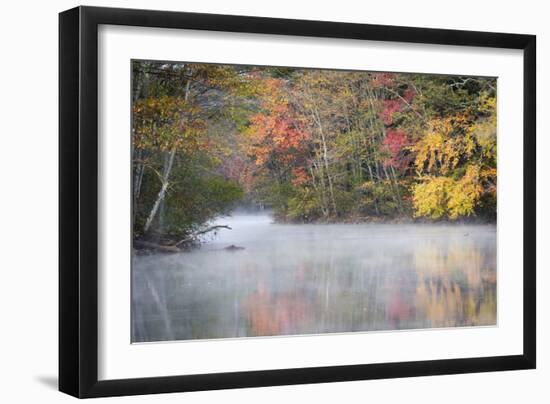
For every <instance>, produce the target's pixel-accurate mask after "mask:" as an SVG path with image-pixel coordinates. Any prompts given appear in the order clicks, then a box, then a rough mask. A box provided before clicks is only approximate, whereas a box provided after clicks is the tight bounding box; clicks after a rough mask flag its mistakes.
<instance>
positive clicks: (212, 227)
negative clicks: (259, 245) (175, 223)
mask: <svg viewBox="0 0 550 404" xmlns="http://www.w3.org/2000/svg"><path fill="white" fill-rule="evenodd" d="M218 229H228V230H233V229H232V228H231V227H229V226H227V225H221V224H220V225H216V226H210V227H208V228H206V229H204V230H200V231H197V232H195V233H193V234H191V235H189V236H187V237H186V238H184V239H182V240H180V241H178V242H177V243H175V244H172V246H175V247H179V246H180V245H182V244H186V243H191V242H193V241H195V240H196V239H197V237H198V236H201V235H203V234H206V233H210V232H211V231H214V230H218Z"/></svg>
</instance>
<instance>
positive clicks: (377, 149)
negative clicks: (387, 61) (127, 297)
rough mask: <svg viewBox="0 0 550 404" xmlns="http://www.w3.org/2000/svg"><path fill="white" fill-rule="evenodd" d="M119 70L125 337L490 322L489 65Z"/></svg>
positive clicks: (146, 66) (152, 63)
mask: <svg viewBox="0 0 550 404" xmlns="http://www.w3.org/2000/svg"><path fill="white" fill-rule="evenodd" d="M131 83H132V85H131V91H132V94H131V95H129V96H131V100H132V114H131V116H132V118H131V119H132V125H131V127H132V133H131V137H132V169H131V173H132V175H131V183H132V184H131V187H132V201H131V206H132V230H131V237H132V247H133V248H132V285H131V296H132V297H131V299H132V301H131V319H132V321H131V341H132V342H133V343H144V342H162V341H183V340H197V339H203V340H204V339H219V338H249V337H276V336H290V335H292V336H297V335H323V334H332V333H354V332H375V331H386V332H390V331H394V332H395V331H398V330H414V329H439V328H443V327H448V328H453V327H454V328H456V327H480V326H496V325H497V116H496V111H497V78H496V77H473V76H461V75H440V74H439V75H436V74H429V73H422V72H421V73H414V72H380V71H351V70H335V69H316V68H300V67H283V66H248V65H228V64H205V63H197V62H185V61H156V60H132V61H131ZM129 202H130V201H129Z"/></svg>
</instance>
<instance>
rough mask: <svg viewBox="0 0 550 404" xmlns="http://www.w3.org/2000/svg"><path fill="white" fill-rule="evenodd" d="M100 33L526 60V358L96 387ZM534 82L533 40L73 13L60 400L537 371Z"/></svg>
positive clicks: (65, 70) (64, 83)
mask: <svg viewBox="0 0 550 404" xmlns="http://www.w3.org/2000/svg"><path fill="white" fill-rule="evenodd" d="M100 24H112V25H125V26H140V27H157V28H181V29H194V30H209V31H226V32H242V33H258V34H277V35H291V36H308V37H317V38H343V39H360V40H371V41H391V42H405V43H421V44H439V45H450V46H452V45H463V46H475V47H487V48H510V49H520V50H523V58H524V77H523V80H524V89H523V108H524V109H523V119H524V122H523V142H524V156H523V168H524V187H523V198H524V199H523V201H524V207H523V223H524V228H523V254H524V255H523V354H521V355H511V356H494V357H481V358H467V359H445V360H427V361H415V362H399V363H378V364H364V365H351V366H330V367H313V368H295V369H281V370H262V371H249V372H234V373H217V374H193V375H182V376H170V377H151V378H139V379H123V380H106V381H99V380H98V376H97V374H98V322H97V319H98V282H97V281H98V268H97V266H98V141H97V131H98V122H97V121H98V66H97V62H98V54H97V53H98V26H99V25H100ZM535 73H536V37H535V36H534V35H518V34H503V33H489V32H472V31H457V30H442V29H425V28H409V27H396V26H381V25H365V24H350V23H339V22H321V21H303V20H288V19H275V18H260V17H244V16H229V15H213V14H196V13H182V12H166V11H148V10H131V9H112V8H96V7H77V8H73V9H71V10H68V11H64V12H62V13H60V15H59V99H60V101H59V218H60V219H59V234H60V236H59V390H61V391H62V392H65V393H68V394H70V395H73V396H75V397H80V398H86V397H104V396H120V395H134V394H150V393H168V392H183V391H196V390H211V389H226V388H243V387H260V386H274V385H291V384H301V383H324V382H337V381H350V380H363V379H382V378H396V377H411V376H428V375H442V374H459V373H470V372H489V371H502V370H515V369H534V368H535V366H536V288H535V284H536V254H535V253H536V242H535V238H536V228H535V226H536V224H535V211H536V209H535V207H536V206H535V203H536V202H535V196H536V189H535V183H536V179H535V178H536V177H535V174H536V173H535V165H536V164H535V145H536V139H535V120H536V112H535V111H536V108H535V107H536V74H535ZM518 269H519V268H518Z"/></svg>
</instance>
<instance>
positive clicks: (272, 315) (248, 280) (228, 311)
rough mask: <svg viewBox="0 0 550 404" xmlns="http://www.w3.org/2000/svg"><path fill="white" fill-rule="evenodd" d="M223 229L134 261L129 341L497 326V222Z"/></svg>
mask: <svg viewBox="0 0 550 404" xmlns="http://www.w3.org/2000/svg"><path fill="white" fill-rule="evenodd" d="M216 224H227V225H229V226H231V227H232V230H226V229H221V230H220V231H219V233H218V234H217V235H216V236H215V237H210V238H208V239H206V242H205V243H204V244H203V245H202V246H201V248H198V249H196V250H193V251H190V252H185V253H178V254H155V255H144V256H134V258H133V269H132V318H133V321H132V340H133V342H149V341H166V340H187V339H200V338H208V339H210V338H234V337H253V336H273V335H296V334H320V333H334V332H338V333H340V332H352V331H374V330H393V329H414V328H435V327H457V326H478V325H494V324H495V323H496V278H497V277H496V226H495V225H491V224H484V225H478V224H476V225H461V224H452V225H450V224H275V223H273V219H272V218H271V217H270V216H269V215H267V214H262V215H246V214H235V215H234V216H232V217H224V218H220V219H218V220H217V221H216ZM229 246H233V247H237V248H232V249H226V247H229ZM241 247H242V248H241Z"/></svg>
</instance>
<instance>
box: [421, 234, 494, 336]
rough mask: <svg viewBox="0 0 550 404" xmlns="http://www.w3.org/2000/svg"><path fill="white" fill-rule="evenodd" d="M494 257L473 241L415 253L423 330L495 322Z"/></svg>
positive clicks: (452, 243) (426, 248)
mask: <svg viewBox="0 0 550 404" xmlns="http://www.w3.org/2000/svg"><path fill="white" fill-rule="evenodd" d="M495 256H496V255H493V254H486V253H485V254H484V253H483V251H482V250H481V248H479V247H478V246H477V245H476V244H475V243H474V242H473V241H472V242H465V241H464V240H461V241H460V243H458V242H450V243H449V246H448V248H442V247H441V245H437V244H436V243H435V242H433V241H432V242H430V243H428V244H427V245H426V246H425V248H418V249H416V250H415V265H416V273H417V278H418V280H417V286H416V301H415V306H416V310H417V318H423V319H424V326H426V327H453V326H475V325H490V324H495V323H496V270H495V259H496V258H495Z"/></svg>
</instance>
